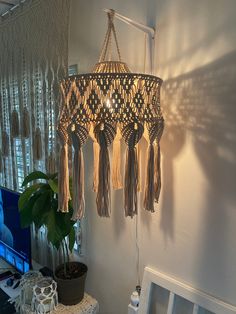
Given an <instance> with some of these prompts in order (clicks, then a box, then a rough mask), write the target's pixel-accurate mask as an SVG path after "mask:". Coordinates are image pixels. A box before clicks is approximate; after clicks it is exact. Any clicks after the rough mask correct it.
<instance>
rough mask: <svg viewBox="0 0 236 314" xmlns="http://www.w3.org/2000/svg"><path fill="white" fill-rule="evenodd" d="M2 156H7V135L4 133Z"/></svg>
mask: <svg viewBox="0 0 236 314" xmlns="http://www.w3.org/2000/svg"><path fill="white" fill-rule="evenodd" d="M2 156H3V157H8V156H9V135H8V134H7V132H6V131H2Z"/></svg>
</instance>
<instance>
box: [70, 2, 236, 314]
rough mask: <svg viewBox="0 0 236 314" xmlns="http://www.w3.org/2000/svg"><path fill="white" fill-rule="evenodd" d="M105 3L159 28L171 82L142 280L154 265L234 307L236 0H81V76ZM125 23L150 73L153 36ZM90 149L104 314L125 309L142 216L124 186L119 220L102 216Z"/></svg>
mask: <svg viewBox="0 0 236 314" xmlns="http://www.w3.org/2000/svg"><path fill="white" fill-rule="evenodd" d="M104 7H108V8H110V7H111V8H114V9H116V10H117V11H118V12H119V13H121V14H124V15H126V16H129V17H130V18H133V19H135V20H137V21H140V22H143V23H148V24H149V25H153V26H156V27H157V29H158V33H157V42H156V49H155V74H157V75H158V76H160V77H162V78H163V79H164V80H165V83H164V85H163V90H162V105H163V109H164V116H165V119H166V129H165V133H164V136H163V139H162V143H161V144H162V157H163V162H162V167H163V189H162V193H161V201H160V204H159V205H158V206H157V212H156V213H155V214H152V215H151V214H149V213H146V212H143V211H142V210H141V209H140V215H139V217H138V225H139V245H140V276H141V277H142V270H143V268H144V266H145V265H150V266H153V267H156V268H157V269H159V270H160V271H163V272H165V273H167V274H169V275H172V276H175V277H177V278H178V279H180V280H183V281H185V282H187V283H189V284H191V285H193V286H194V287H196V288H199V289H201V290H204V291H206V292H207V293H210V294H212V295H214V296H216V297H219V298H221V299H224V300H225V301H228V302H231V303H232V304H234V305H235V304H236V303H235V291H236V267H235V265H236V246H235V237H236V229H235V225H236V206H235V205H236V193H235V192H236V191H235V187H236V157H235V152H236V151H235V149H236V145H235V144H236V143H235V142H236V121H235V117H236V106H235V104H236V90H235V86H236V35H235V34H236V33H235V28H236V2H235V1H234V0H231V1H230V0H226V1H223V0H221V1H220V0H200V1H193V0H191V1H190V0H185V1H184V0H166V1H164V0H162V1H157V0H156V1H155V0H149V1H141V0H127V1H115V0H111V1H108V0H100V1H95V0H93V1H92V0H90V1H78V0H74V1H73V2H72V10H71V28H70V44H69V55H70V63H71V64H73V63H78V65H79V70H80V71H81V72H84V71H88V70H89V69H91V67H92V66H93V64H94V63H95V62H96V60H97V58H98V55H99V51H100V47H101V43H102V41H103V36H104V33H105V30H106V19H105V16H104V13H103V12H102V8H104ZM116 25H117V30H118V37H119V38H120V45H121V52H122V55H123V57H124V59H125V60H126V61H127V63H128V64H129V65H130V67H131V69H133V71H137V72H138V71H142V70H143V66H144V35H143V34H142V33H141V32H139V31H137V30H135V29H133V28H131V27H129V26H127V25H125V24H123V23H122V22H119V21H117V22H116ZM142 146H143V148H145V146H146V144H145V142H144V141H143V143H142ZM85 154H86V160H85V166H86V169H87V172H86V173H87V175H86V201H87V203H86V210H87V216H86V221H85V225H84V228H85V231H86V234H84V238H85V239H84V240H85V241H84V244H83V245H84V249H85V254H86V258H85V260H86V262H87V264H88V267H89V273H88V280H87V289H88V291H89V292H91V293H92V294H93V295H94V296H95V297H97V299H98V300H99V302H100V306H101V313H102V314H121V313H122V314H123V313H126V312H127V304H128V301H129V295H130V293H131V291H132V290H133V289H134V287H135V284H136V278H137V275H136V259H135V258H136V251H135V219H133V220H131V219H125V218H124V213H123V207H122V198H123V195H122V192H121V191H115V192H113V194H112V217H111V219H101V218H99V217H98V216H97V214H96V207H95V195H94V193H93V192H92V191H91V186H92V172H91V169H92V160H93V158H92V144H91V143H90V144H88V145H87V146H86V149H85ZM143 157H144V160H145V156H143ZM152 309H153V313H155V306H152Z"/></svg>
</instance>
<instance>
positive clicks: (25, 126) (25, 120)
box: [22, 107, 30, 138]
mask: <svg viewBox="0 0 236 314" xmlns="http://www.w3.org/2000/svg"><path fill="white" fill-rule="evenodd" d="M22 137H23V138H29V137H30V115H29V111H28V109H27V107H24V109H23V114H22Z"/></svg>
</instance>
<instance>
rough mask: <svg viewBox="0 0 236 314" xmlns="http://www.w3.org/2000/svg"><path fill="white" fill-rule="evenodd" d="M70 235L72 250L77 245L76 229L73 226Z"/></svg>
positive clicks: (70, 247) (70, 248)
mask: <svg viewBox="0 0 236 314" xmlns="http://www.w3.org/2000/svg"><path fill="white" fill-rule="evenodd" d="M68 237H69V250H70V251H71V252H72V251H73V248H74V245H75V229H74V227H73V228H71V231H70V233H69V235H68Z"/></svg>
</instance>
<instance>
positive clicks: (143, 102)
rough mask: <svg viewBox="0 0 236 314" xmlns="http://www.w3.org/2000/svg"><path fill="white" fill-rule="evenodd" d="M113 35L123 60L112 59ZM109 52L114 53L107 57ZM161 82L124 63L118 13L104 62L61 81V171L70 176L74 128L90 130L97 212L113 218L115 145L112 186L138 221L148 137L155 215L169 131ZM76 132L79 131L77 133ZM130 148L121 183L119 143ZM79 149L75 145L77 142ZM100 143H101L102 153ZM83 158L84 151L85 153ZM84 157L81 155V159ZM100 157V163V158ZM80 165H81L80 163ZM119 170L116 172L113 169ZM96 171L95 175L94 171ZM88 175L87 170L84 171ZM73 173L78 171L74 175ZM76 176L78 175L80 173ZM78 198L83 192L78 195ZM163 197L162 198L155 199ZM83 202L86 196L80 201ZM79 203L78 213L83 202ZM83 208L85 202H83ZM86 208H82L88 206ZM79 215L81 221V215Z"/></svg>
mask: <svg viewBox="0 0 236 314" xmlns="http://www.w3.org/2000/svg"><path fill="white" fill-rule="evenodd" d="M112 35H113V37H114V39H115V44H116V49H117V53H118V61H111V42H112ZM108 52H109V53H108ZM161 84H162V80H161V79H160V78H158V77H155V76H152V75H147V74H135V73H130V70H129V69H128V66H127V65H126V64H125V63H124V62H121V57H120V50H119V47H118V43H117V38H116V32H115V28H114V24H113V13H112V12H110V13H108V30H107V33H106V36H105V41H104V44H103V48H102V52H101V56H100V59H99V62H98V63H97V64H96V65H95V67H94V70H93V72H92V73H88V74H81V75H76V76H71V77H68V78H66V79H64V80H63V81H62V82H61V91H62V98H63V105H62V108H61V111H60V119H59V124H58V132H59V137H60V138H63V141H61V145H62V148H61V153H62V155H61V161H62V162H61V165H60V169H59V171H61V173H63V176H64V174H65V173H66V168H67V167H68V165H67V160H68V157H67V156H65V155H64V153H65V151H68V148H67V146H68V145H70V144H71V139H72V142H73V143H74V142H75V137H76V136H78V137H79V136H81V135H80V134H79V132H75V131H73V130H75V129H78V128H81V130H82V129H83V128H85V129H86V138H87V135H88V134H89V135H90V137H91V138H92V139H93V141H94V153H95V152H96V154H95V155H96V156H94V178H95V179H94V180H95V181H96V182H95V181H94V190H95V191H96V192H97V210H98V214H99V215H100V216H103V217H109V216H110V160H109V153H108V146H109V145H111V144H112V143H113V156H115V159H114V163H113V165H112V183H113V187H114V188H122V187H123V186H124V209H125V215H126V216H130V217H133V216H134V215H135V214H137V211H138V208H137V205H138V198H137V192H138V185H139V165H138V154H137V149H136V146H137V144H138V143H139V141H140V139H141V138H142V136H143V133H144V132H146V133H147V134H148V141H149V150H148V154H149V156H148V166H147V176H146V184H145V191H144V195H145V197H144V208H145V209H146V210H149V211H151V212H153V211H154V204H153V203H154V200H156V201H158V198H159V195H158V193H159V190H160V182H161V181H160V180H161V177H160V152H159V149H156V148H155V147H158V148H159V147H160V139H161V135H162V132H163V128H164V120H163V117H162V112H161V108H160V87H161ZM73 132H74V133H73ZM121 138H123V139H124V141H125V143H126V145H127V153H126V165H125V176H124V178H125V180H124V185H122V184H121V183H120V182H121V178H120V176H121V174H120V173H121V170H120V156H119V154H120V139H121ZM73 145H74V144H73ZM96 145H99V152H98V151H97V148H96ZM80 154H81V151H80ZM80 158H81V157H80ZM97 158H98V161H97V160H96V159H97ZM77 167H78V165H77ZM113 169H114V170H113ZM95 172H96V173H95ZM82 173H83V171H82ZM74 175H76V174H75V172H74ZM63 176H61V180H62V181H61V182H59V184H60V185H61V187H59V189H60V191H61V197H59V209H60V210H62V211H67V210H68V208H67V205H66V204H67V203H68V201H69V198H70V196H69V193H67V192H66V191H68V184H69V180H68V178H67V177H64V178H63ZM76 176H77V175H76ZM73 182H74V184H75V186H73V191H74V193H75V192H76V191H80V193H81V191H83V190H84V189H83V187H81V186H80V185H81V184H82V185H83V184H84V183H83V182H82V180H80V179H78V178H77V179H76V180H73ZM76 195H78V192H76ZM157 195H158V197H156V196H157ZM76 199H77V202H83V201H84V198H83V196H80V198H78V197H76ZM75 203H76V202H73V204H74V210H76V208H77V209H78V208H81V206H82V205H81V204H75ZM83 206H84V204H83ZM83 206H82V207H83ZM82 212H83V211H81V210H79V213H78V212H77V213H75V214H74V216H75V217H80V218H81V213H82Z"/></svg>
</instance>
